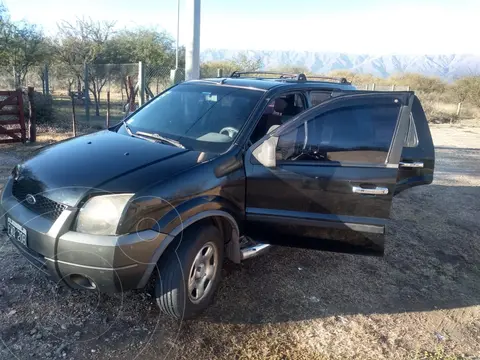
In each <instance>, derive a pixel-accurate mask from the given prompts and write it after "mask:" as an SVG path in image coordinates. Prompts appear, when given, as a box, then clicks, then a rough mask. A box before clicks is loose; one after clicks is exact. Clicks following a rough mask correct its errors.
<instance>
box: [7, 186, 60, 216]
mask: <svg viewBox="0 0 480 360" xmlns="http://www.w3.org/2000/svg"><path fill="white" fill-rule="evenodd" d="M12 193H13V196H14V197H15V198H16V199H17V200H18V201H20V202H21V203H22V205H23V206H25V207H26V208H27V209H30V210H32V211H33V212H34V213H36V214H39V215H40V216H43V217H45V218H47V219H51V220H53V221H55V220H57V219H58V217H59V216H60V214H61V213H62V211H63V210H65V209H66V208H67V206H66V205H64V204H60V203H57V202H56V201H53V200H50V199H49V198H47V197H45V196H43V195H40V194H36V193H35V192H34V191H32V189H28V188H27V187H26V186H25V185H23V184H21V183H18V182H14V183H13V187H12ZM28 194H32V195H34V196H35V200H36V202H35V203H34V204H30V203H28V202H27V201H26V198H27V195H28Z"/></svg>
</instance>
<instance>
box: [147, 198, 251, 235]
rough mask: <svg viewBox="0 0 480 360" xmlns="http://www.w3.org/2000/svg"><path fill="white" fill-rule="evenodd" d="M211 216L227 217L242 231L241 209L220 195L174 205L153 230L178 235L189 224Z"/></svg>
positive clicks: (233, 225)
mask: <svg viewBox="0 0 480 360" xmlns="http://www.w3.org/2000/svg"><path fill="white" fill-rule="evenodd" d="M214 214H216V215H214ZM210 216H223V217H225V218H227V220H228V221H230V222H231V225H232V227H234V228H235V229H236V230H237V232H238V233H239V232H240V231H239V225H238V224H239V223H241V220H242V218H243V217H242V214H241V210H240V209H237V208H236V207H235V206H234V205H233V204H232V203H230V202H229V201H228V200H226V199H224V198H222V197H219V196H199V197H196V198H193V199H189V200H187V201H185V202H183V203H181V204H179V205H177V206H175V207H172V208H171V209H170V211H169V212H167V213H166V214H164V215H163V216H162V218H161V219H159V220H158V221H157V223H156V224H155V225H154V227H153V230H155V231H158V232H162V233H164V234H170V235H173V236H176V235H178V234H179V233H180V232H181V231H182V230H183V229H184V228H186V227H187V226H189V225H191V224H193V223H195V222H197V221H199V220H201V219H204V218H206V217H210Z"/></svg>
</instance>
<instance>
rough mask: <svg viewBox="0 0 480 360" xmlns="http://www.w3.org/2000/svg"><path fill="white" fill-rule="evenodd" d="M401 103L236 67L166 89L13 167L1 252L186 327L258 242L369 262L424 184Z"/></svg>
mask: <svg viewBox="0 0 480 360" xmlns="http://www.w3.org/2000/svg"><path fill="white" fill-rule="evenodd" d="M433 171H434V147H433V143H432V138H431V135H430V130H429V127H428V124H427V120H426V118H425V114H424V111H423V109H422V106H421V104H420V101H419V100H418V98H417V97H416V96H415V95H414V93H413V92H369V91H357V90H356V89H355V88H354V87H353V86H352V85H350V84H349V83H348V82H347V81H346V80H345V79H331V78H315V79H313V78H308V79H307V77H306V76H305V75H303V74H300V75H298V76H292V75H288V74H279V75H277V74H267V73H262V74H253V73H240V72H235V73H233V74H232V76H231V77H228V78H218V79H204V80H199V81H188V82H184V83H182V84H180V85H177V86H174V87H171V88H169V89H167V90H166V91H164V92H163V93H161V94H160V95H159V96H157V97H156V98H154V99H152V100H151V101H150V102H148V103H147V104H146V105H145V106H143V107H142V108H140V109H139V110H137V111H136V112H134V113H133V114H131V115H130V116H129V117H128V118H127V119H125V120H124V121H123V122H121V123H119V124H117V125H116V126H113V127H111V128H110V129H107V130H104V131H100V132H97V133H94V134H90V135H86V136H82V137H78V138H74V139H70V140H68V141H63V142H61V143H58V144H56V145H53V146H49V147H47V148H44V149H43V150H42V151H41V152H39V153H38V154H37V155H36V156H35V157H33V158H32V159H30V160H28V161H26V162H25V163H23V164H20V165H18V166H16V167H15V168H14V169H13V171H12V174H11V177H10V178H9V179H8V182H7V184H6V186H5V188H4V191H3V194H2V198H1V207H0V208H3V213H2V215H3V216H0V218H3V219H4V222H5V226H6V229H7V234H8V236H9V238H10V239H11V240H12V242H13V244H15V246H16V247H17V248H18V249H19V250H20V251H21V253H22V254H24V255H25V256H26V257H27V258H28V259H29V260H30V261H31V262H32V263H33V264H35V265H36V266H37V267H38V268H39V270H42V271H46V272H47V273H48V274H50V275H51V276H52V277H53V278H54V279H55V280H56V281H60V280H61V281H62V282H64V283H66V284H67V285H69V286H71V287H74V288H83V289H98V290H100V291H105V292H107V291H125V290H129V289H138V288H144V287H146V285H147V283H150V280H151V279H152V281H151V283H152V284H154V287H155V288H154V292H155V297H156V299H157V302H158V305H159V307H160V309H161V310H162V311H164V312H166V313H168V314H171V315H173V316H175V317H178V318H188V317H191V316H193V315H195V314H197V313H198V312H200V311H201V310H203V309H204V308H205V307H206V306H207V305H208V304H209V302H210V301H211V300H212V297H213V295H214V292H215V290H216V289H217V287H218V284H219V281H220V273H221V271H220V270H221V267H222V263H223V261H224V258H225V257H227V258H229V259H230V260H231V261H233V262H235V263H238V262H240V261H242V260H244V259H247V258H249V257H252V256H255V255H258V254H260V253H262V252H263V251H264V250H266V249H267V248H268V247H269V246H270V245H271V244H277V245H286V246H295V247H305V248H312V249H322V250H331V251H337V252H348V253H358V254H383V251H384V234H385V226H386V224H387V222H388V218H389V212H390V206H391V202H392V199H393V196H394V195H395V194H397V193H399V192H400V191H403V190H405V189H408V188H411V187H414V186H418V185H424V184H430V183H431V182H432V179H433Z"/></svg>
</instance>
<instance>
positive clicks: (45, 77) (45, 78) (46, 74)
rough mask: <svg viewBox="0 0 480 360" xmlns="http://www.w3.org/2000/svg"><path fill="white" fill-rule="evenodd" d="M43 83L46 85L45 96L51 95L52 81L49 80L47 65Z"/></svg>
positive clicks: (46, 65)
mask: <svg viewBox="0 0 480 360" xmlns="http://www.w3.org/2000/svg"><path fill="white" fill-rule="evenodd" d="M43 78H44V81H43V83H44V84H45V89H44V94H45V95H47V96H48V95H50V81H49V80H48V64H47V63H45V70H44V71H43Z"/></svg>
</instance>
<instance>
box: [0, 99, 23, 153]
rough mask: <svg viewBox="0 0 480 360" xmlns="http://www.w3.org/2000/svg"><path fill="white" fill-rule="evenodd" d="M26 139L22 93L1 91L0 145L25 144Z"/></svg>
mask: <svg viewBox="0 0 480 360" xmlns="http://www.w3.org/2000/svg"><path fill="white" fill-rule="evenodd" d="M6 125H8V126H7V127H6ZM15 125H16V126H15ZM5 135H6V136H5ZM25 139H26V128H25V114H24V111H23V97H22V91H21V90H15V91H0V144H5V143H13V142H20V141H21V142H25Z"/></svg>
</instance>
